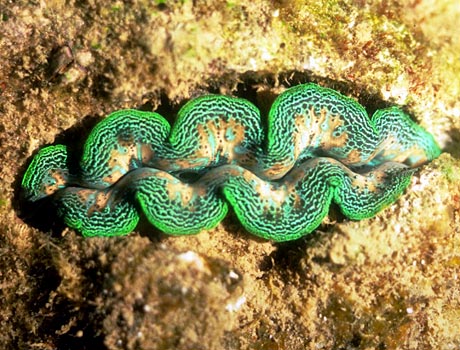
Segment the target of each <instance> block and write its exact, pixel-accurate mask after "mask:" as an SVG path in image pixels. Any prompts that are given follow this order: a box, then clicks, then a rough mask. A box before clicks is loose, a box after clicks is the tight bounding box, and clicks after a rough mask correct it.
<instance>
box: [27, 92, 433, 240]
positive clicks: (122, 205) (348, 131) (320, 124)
mask: <svg viewBox="0 0 460 350" xmlns="http://www.w3.org/2000/svg"><path fill="white" fill-rule="evenodd" d="M439 154H440V149H439V146H438V145H437V143H436V141H435V140H434V138H433V137H432V135H431V134H429V133H428V132H427V131H425V130H424V129H423V128H421V127H420V126H418V125H417V124H415V123H414V122H413V121H412V120H411V119H410V118H409V116H407V115H406V114H405V113H404V112H403V111H402V110H400V109H398V108H396V107H390V108H386V109H382V110H378V111H377V112H376V113H375V114H374V115H373V116H372V118H369V117H368V115H367V113H366V111H365V110H364V108H363V107H362V106H361V105H360V104H359V103H357V102H356V101H354V100H353V99H351V98H348V97H345V96H343V95H341V94H340V93H338V92H336V91H334V90H331V89H327V88H323V87H320V86H318V85H315V84H304V85H299V86H295V87H292V88H290V89H287V90H286V91H285V92H284V93H282V94H281V95H280V96H279V97H278V98H277V99H276V100H275V102H274V103H273V105H272V108H271V110H270V112H269V117H268V125H267V128H266V130H265V128H264V126H263V125H262V123H261V118H260V112H259V110H258V109H257V107H255V106H254V105H253V104H251V103H250V102H248V101H246V100H244V99H240V98H233V97H228V96H220V95H210V96H203V97H199V98H197V99H195V100H192V101H190V102H188V103H187V104H186V105H185V106H184V107H183V108H182V109H181V110H180V111H179V114H178V118H177V121H176V122H175V123H174V125H173V126H172V127H171V126H170V125H169V123H168V122H167V121H166V120H165V119H164V118H163V117H162V116H161V115H159V114H158V113H154V112H141V111H136V110H121V111H117V112H114V113H112V114H111V115H109V116H108V117H107V118H106V119H104V120H103V121H101V122H100V123H99V124H98V125H96V127H95V128H94V129H93V131H92V132H91V133H90V135H89V137H88V140H87V141H86V143H85V146H84V150H83V156H82V159H81V162H80V169H79V170H78V173H77V174H71V173H70V171H69V169H68V167H67V149H66V147H65V146H63V145H57V146H49V147H45V148H43V149H42V150H41V151H40V152H39V153H38V154H37V155H36V156H35V158H34V159H33V160H32V162H31V164H30V166H29V168H28V169H27V171H26V173H25V175H24V178H23V181H22V187H23V190H24V192H25V194H26V196H27V197H28V198H29V200H31V201H37V200H39V199H41V198H44V197H47V196H51V198H52V200H53V201H54V202H55V203H56V205H57V211H58V214H59V215H60V216H61V217H62V218H63V220H64V221H65V223H66V224H67V225H68V226H70V227H72V228H75V229H77V230H79V231H80V232H81V233H82V234H83V235H84V236H118V235H123V234H127V233H129V232H131V231H132V230H134V229H135V227H136V225H137V222H138V220H139V212H138V211H139V210H142V211H143V213H144V214H145V216H146V217H147V218H148V220H149V221H150V222H151V223H152V224H153V225H154V226H156V227H157V228H158V229H160V230H162V231H164V232H166V233H169V234H173V235H185V234H194V233H198V232H200V231H202V230H206V229H211V228H213V227H215V226H216V225H217V224H218V223H219V222H220V221H221V220H222V219H223V218H224V217H225V215H226V214H227V211H228V209H229V206H231V207H232V208H233V210H234V211H235V213H236V215H237V217H238V218H239V220H240V221H241V223H242V225H243V226H244V227H245V228H246V230H248V231H249V232H251V233H253V234H255V235H257V236H260V237H263V238H266V239H272V240H275V241H288V240H294V239H297V238H300V237H302V236H304V235H306V234H308V233H310V232H312V231H313V230H315V229H316V228H317V227H318V225H320V223H321V221H322V220H323V218H324V217H325V216H326V215H327V213H328V211H329V206H330V204H331V203H336V204H337V205H338V206H339V208H340V209H341V210H342V212H343V213H344V215H346V216H347V217H349V218H350V219H355V220H361V219H365V218H369V217H372V216H374V215H375V214H376V213H378V212H379V211H380V210H382V209H383V208H385V207H386V206H388V205H390V204H391V203H393V202H394V201H395V200H396V199H397V198H398V197H399V196H400V195H401V194H402V193H403V192H404V190H405V189H406V188H407V186H408V185H409V183H410V179H411V176H412V174H413V173H414V171H415V170H416V167H418V166H420V165H422V164H424V163H426V162H429V161H431V160H433V159H434V158H436V157H437V156H438V155H439Z"/></svg>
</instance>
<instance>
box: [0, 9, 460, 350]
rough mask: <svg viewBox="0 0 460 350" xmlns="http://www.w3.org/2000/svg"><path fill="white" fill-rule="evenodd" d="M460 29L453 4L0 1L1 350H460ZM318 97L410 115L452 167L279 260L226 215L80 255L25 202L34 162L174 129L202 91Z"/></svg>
mask: <svg viewBox="0 0 460 350" xmlns="http://www.w3.org/2000/svg"><path fill="white" fill-rule="evenodd" d="M459 16H460V5H459V3H458V1H456V0H441V1H434V0H419V1H409V0H407V1H402V0H388V1H362V0H343V1H319V0H313V1H297V0H292V1H288V0H274V1H240V0H228V1H224V0H217V1H211V0H202V1H192V0H181V1H179V0H177V1H168V0H155V1H144V0H131V1H110V2H109V1H95V0H87V1H73V0H69V1H66V2H64V1H25V0H18V1H3V2H1V3H0V20H1V23H0V62H1V63H0V266H1V269H0V329H1V332H0V345H1V348H2V349H37V350H42V349H43V350H45V349H110V350H112V349H184V350H185V349H261V350H268V349H316V350H317V349H418V350H420V349H441V350H450V349H458V348H460V335H459V332H458V329H459V326H460V280H459V278H460V276H459V275H460V213H459V211H460V188H459V187H460V186H459V181H460V160H459V158H460V151H459V150H460V144H459V142H460V99H459V95H460V36H459V35H458V18H459ZM308 81H313V82H317V83H319V84H321V85H323V86H327V87H331V88H334V89H336V90H339V91H341V92H342V93H343V94H346V95H349V96H352V97H353V98H355V99H357V100H358V101H359V102H360V103H362V104H363V105H364V106H365V107H366V108H367V109H368V111H369V112H370V113H372V112H373V111H374V110H375V109H377V108H381V107H384V106H389V105H395V104H398V105H404V106H406V107H405V108H406V109H407V110H408V111H409V112H410V114H411V115H412V116H413V117H414V119H415V120H417V122H419V123H420V124H421V125H423V126H424V127H425V128H427V129H428V130H429V131H431V132H432V133H433V134H434V135H435V137H436V139H437V140H438V142H439V143H440V145H441V146H442V148H443V151H444V153H443V154H442V155H441V157H439V158H438V159H437V160H435V161H434V162H432V163H431V164H429V165H426V166H424V167H422V168H421V169H420V170H419V171H418V172H417V173H416V175H415V176H414V177H413V181H412V184H411V186H410V187H409V188H408V190H407V192H406V194H405V195H403V196H402V197H401V199H400V200H398V201H397V202H396V203H395V204H394V205H392V206H391V207H389V208H388V209H386V210H384V211H383V212H381V213H380V214H379V215H377V216H376V217H375V218H373V219H370V220H364V221H360V222H351V221H348V220H346V219H345V218H343V217H342V216H341V215H340V214H339V213H337V212H336V211H334V210H333V211H331V213H330V215H329V217H328V219H327V220H326V221H325V222H324V224H323V225H321V226H320V228H319V229H318V230H317V231H315V232H314V233H313V234H311V235H309V236H308V237H306V238H304V239H301V240H298V241H295V242H290V243H283V244H274V243H272V242H267V241H263V240H261V239H257V238H254V237H252V236H250V235H249V234H248V233H246V232H245V231H244V230H243V229H242V228H241V226H240V225H239V224H238V221H237V220H236V219H235V218H234V217H233V216H232V215H229V216H228V217H227V218H226V219H225V220H224V222H223V223H222V224H221V225H219V226H218V227H217V228H216V229H214V230H211V231H207V232H203V233H201V234H199V235H196V236H189V237H169V236H166V235H164V234H161V233H159V232H156V231H155V230H154V229H153V228H152V227H151V226H149V225H148V224H145V223H144V224H141V225H140V226H139V228H138V229H137V230H136V231H135V232H134V233H132V234H130V235H128V236H126V237H119V238H110V239H109V238H95V239H84V238H82V237H81V236H80V235H79V234H78V233H77V232H74V231H73V230H70V229H68V228H65V227H64V226H63V224H62V223H61V222H59V220H58V219H57V217H56V215H55V213H54V212H53V211H52V210H50V208H49V207H47V206H40V207H37V206H34V205H31V204H29V203H25V202H24V201H23V200H22V199H21V196H20V183H21V179H22V176H23V174H24V171H25V169H26V168H27V165H28V164H29V162H30V160H31V158H32V156H33V155H34V154H35V153H36V152H37V151H38V150H39V149H40V148H41V147H43V146H45V145H49V144H55V143H65V144H67V145H72V147H73V148H74V149H75V150H76V151H78V149H79V148H81V145H82V142H83V140H84V139H85V137H86V135H87V134H88V132H89V131H90V130H91V128H92V126H94V125H95V124H96V123H97V122H98V121H99V120H101V119H102V118H103V117H104V116H105V115H107V114H108V113H110V112H111V111H114V110H117V109H121V108H141V109H144V110H158V111H160V113H162V114H163V115H165V117H167V118H168V119H169V120H171V121H173V120H174V117H175V113H176V112H177V111H178V109H179V108H180V106H181V105H183V104H184V103H185V102H186V101H187V100H189V99H190V98H193V97H195V96H199V95H201V94H203V93H210V92H211V93H223V94H231V95H235V96H240V97H244V98H247V99H249V100H250V101H252V102H254V103H256V104H257V105H258V106H259V107H260V108H261V110H262V111H267V109H268V108H269V106H270V103H271V102H272V100H273V99H274V97H275V96H276V95H277V94H278V93H279V92H281V91H282V90H283V89H284V88H286V87H288V86H292V85H296V84H299V83H303V82H308Z"/></svg>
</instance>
